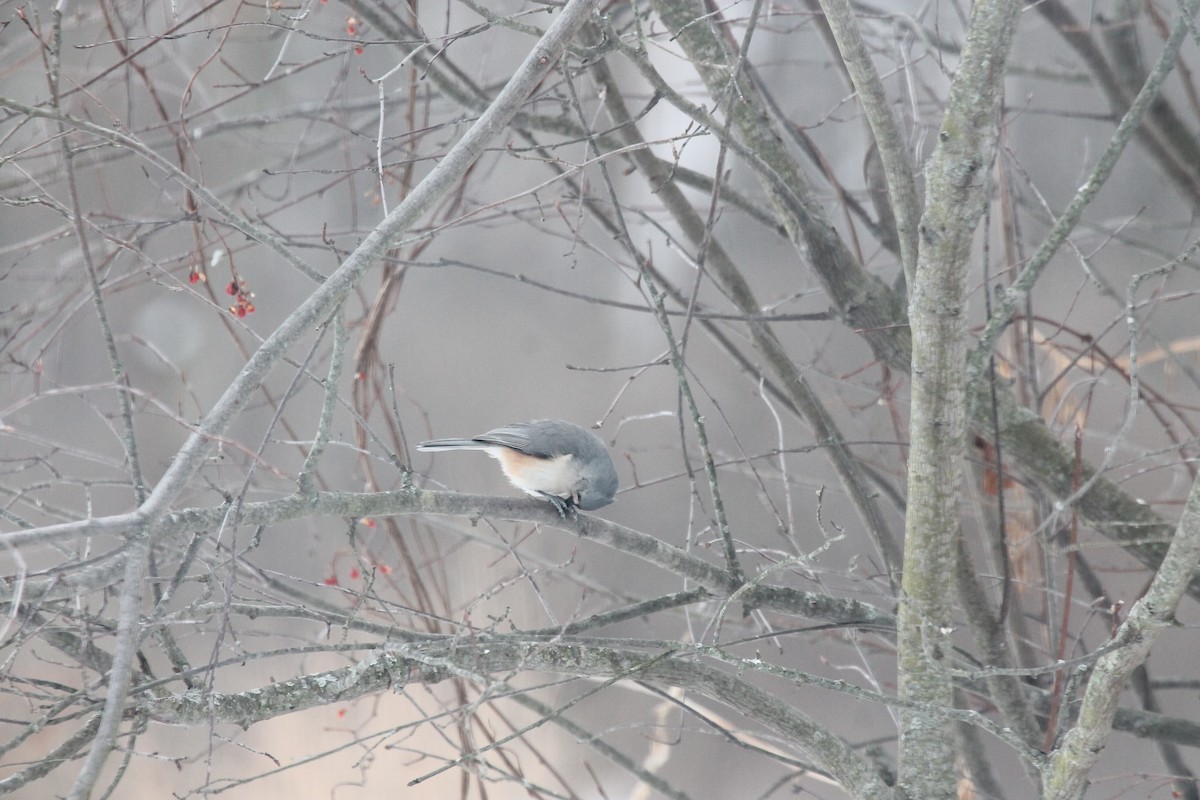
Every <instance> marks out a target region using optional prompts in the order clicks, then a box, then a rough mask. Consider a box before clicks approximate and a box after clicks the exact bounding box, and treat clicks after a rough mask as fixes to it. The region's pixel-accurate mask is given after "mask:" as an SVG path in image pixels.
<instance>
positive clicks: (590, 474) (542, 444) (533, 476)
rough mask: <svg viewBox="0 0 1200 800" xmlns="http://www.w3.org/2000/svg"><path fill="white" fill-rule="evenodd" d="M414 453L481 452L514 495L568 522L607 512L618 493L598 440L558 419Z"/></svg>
mask: <svg viewBox="0 0 1200 800" xmlns="http://www.w3.org/2000/svg"><path fill="white" fill-rule="evenodd" d="M417 449H418V450H426V451H437V450H483V451H484V452H485V453H487V454H488V455H489V456H491V457H492V458H494V459H496V460H497V461H499V462H500V468H501V469H502V470H504V476H505V477H506V478H508V480H509V481H510V482H511V483H512V485H513V486H515V487H517V488H518V489H520V490H522V491H524V492H528V493H529V494H531V495H533V496H534V497H539V498H541V499H543V500H549V501H550V502H551V503H553V504H554V507H555V508H556V509H558V513H559V515H561V516H563V517H566V516H567V512H568V511H571V512H573V511H574V509H575V508H576V507H577V506H578V507H579V508H582V509H583V510H584V511H592V510H593V509H597V508H600V507H601V506H606V505H608V504H609V503H611V502H612V501H613V495H614V494H616V492H617V471H616V470H615V469H613V463H612V459H611V458H609V456H608V450H607V449H606V448H605V447H604V442H602V441H600V437H598V436H596V434H594V433H592V432H591V431H586V430H584V429H583V428H581V427H579V426H578V425H574V424H572V423H570V422H563V421H562V420H560V419H535V420H534V421H532V422H518V423H515V424H513V425H505V426H504V427H503V428H496V429H495V430H491V431H488V432H487V433H483V434H480V435H479V436H476V437H475V438H474V439H434V440H433V441H432V442H421V443H420V444H419V445H417Z"/></svg>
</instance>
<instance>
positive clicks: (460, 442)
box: [417, 439, 495, 452]
mask: <svg viewBox="0 0 1200 800" xmlns="http://www.w3.org/2000/svg"><path fill="white" fill-rule="evenodd" d="M489 447H495V445H494V444H488V443H487V442H481V441H479V440H477V439H434V440H433V441H431V442H421V443H420V444H419V445H417V449H418V450H424V451H426V452H436V451H438V450H487V449H488V448H489Z"/></svg>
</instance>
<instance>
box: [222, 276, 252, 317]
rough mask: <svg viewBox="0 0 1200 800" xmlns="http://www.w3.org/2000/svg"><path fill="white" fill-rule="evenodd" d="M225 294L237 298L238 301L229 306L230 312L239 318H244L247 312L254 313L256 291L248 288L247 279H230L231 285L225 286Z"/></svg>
mask: <svg viewBox="0 0 1200 800" xmlns="http://www.w3.org/2000/svg"><path fill="white" fill-rule="evenodd" d="M225 294H227V295H229V296H230V297H236V298H237V302H236V303H234V304H233V305H231V306H230V307H229V313H230V314H233V315H234V316H236V317H237V318H238V319H244V318H245V316H246V315H247V314H253V313H254V303H253V298H254V292H251V291H249V290H248V289H246V283H245V281H242V280H241V279H238V280H233V281H230V282H229V285H228V286H226V287H225Z"/></svg>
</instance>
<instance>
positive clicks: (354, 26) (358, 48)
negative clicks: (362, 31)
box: [346, 17, 363, 56]
mask: <svg viewBox="0 0 1200 800" xmlns="http://www.w3.org/2000/svg"><path fill="white" fill-rule="evenodd" d="M346 35H347V36H349V37H351V38H354V37H356V36H358V17H346ZM354 54H355V55H359V56H361V55H362V54H363V46H362V45H361V44H356V45H354Z"/></svg>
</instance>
